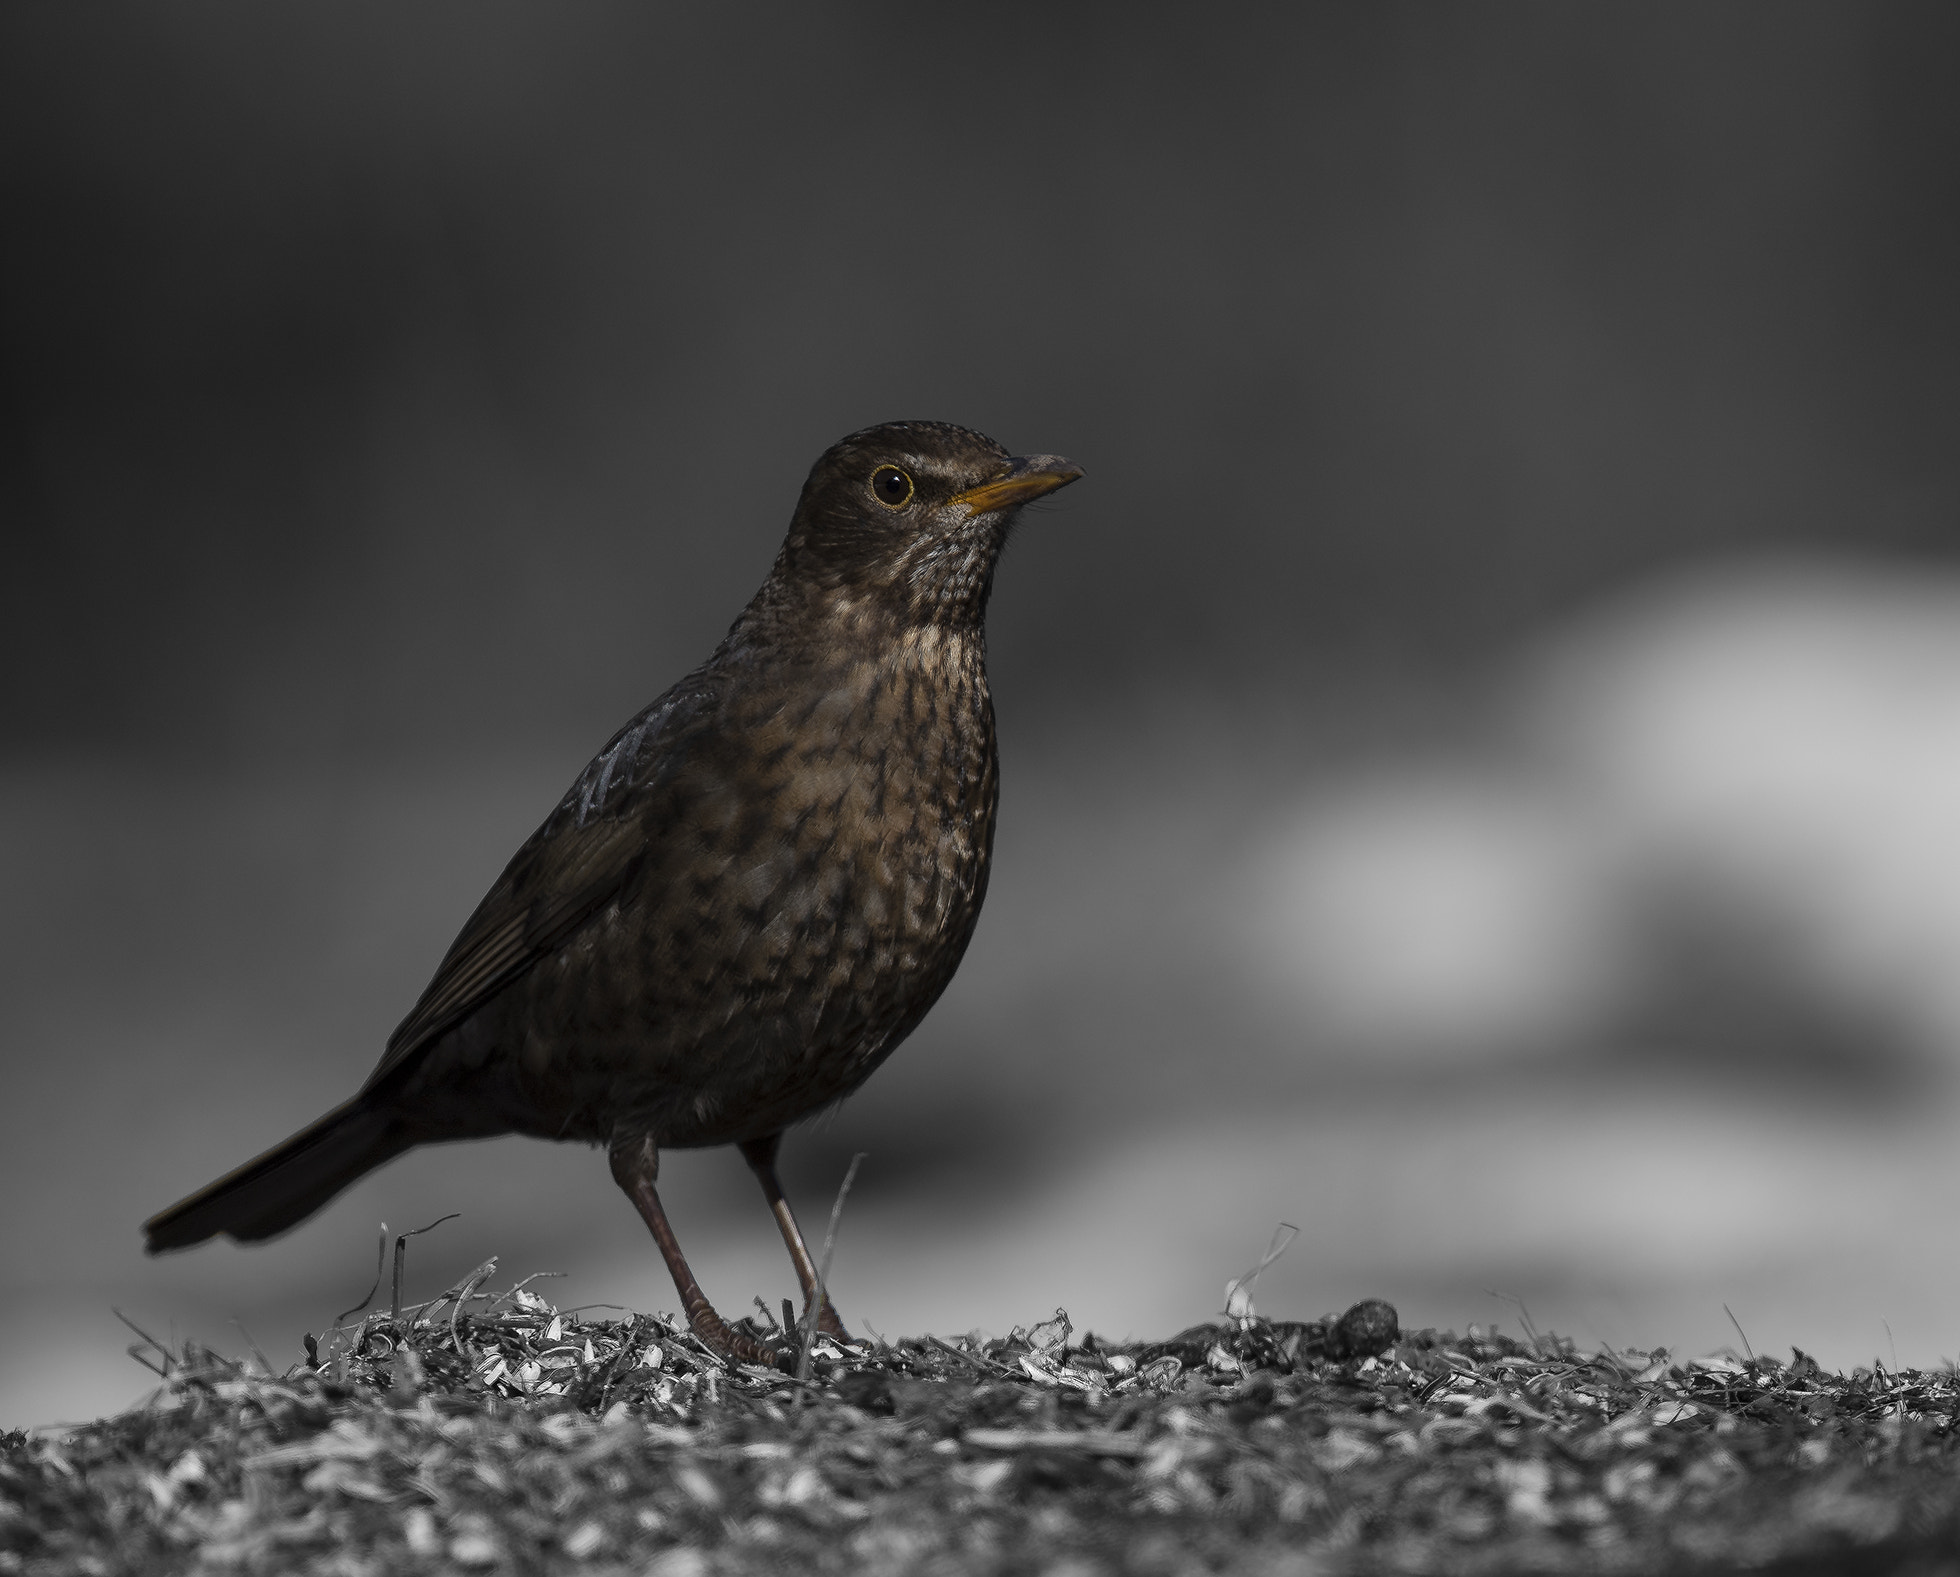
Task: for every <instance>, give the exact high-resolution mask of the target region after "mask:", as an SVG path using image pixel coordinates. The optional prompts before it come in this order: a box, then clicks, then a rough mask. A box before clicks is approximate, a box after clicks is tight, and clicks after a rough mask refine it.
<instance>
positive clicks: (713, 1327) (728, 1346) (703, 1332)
mask: <svg viewBox="0 0 1960 1577" xmlns="http://www.w3.org/2000/svg"><path fill="white" fill-rule="evenodd" d="M687 1323H688V1325H689V1327H690V1328H691V1329H692V1330H693V1332H694V1334H695V1335H696V1336H698V1337H699V1338H700V1339H701V1341H702V1342H703V1343H704V1344H705V1345H706V1346H707V1347H708V1348H710V1349H711V1350H712V1351H713V1352H714V1353H715V1354H716V1355H718V1356H719V1357H722V1358H726V1359H728V1360H729V1362H731V1363H751V1364H755V1365H756V1366H757V1367H759V1368H763V1369H781V1368H783V1367H784V1362H785V1359H786V1358H787V1359H788V1361H789V1362H790V1363H792V1364H793V1363H794V1362H795V1359H794V1357H793V1356H791V1355H789V1354H786V1353H785V1352H784V1351H783V1349H781V1348H780V1347H771V1346H769V1345H767V1344H766V1343H763V1342H759V1341H757V1340H756V1339H755V1338H754V1337H753V1336H751V1335H749V1334H748V1332H746V1331H740V1330H737V1329H736V1328H735V1327H734V1326H732V1325H730V1324H729V1323H728V1321H726V1320H724V1319H723V1318H722V1317H721V1316H720V1315H719V1314H717V1313H715V1311H714V1310H713V1309H711V1308H709V1307H708V1306H707V1305H705V1304H703V1305H702V1306H700V1307H699V1308H692V1309H689V1310H688V1311H687Z"/></svg>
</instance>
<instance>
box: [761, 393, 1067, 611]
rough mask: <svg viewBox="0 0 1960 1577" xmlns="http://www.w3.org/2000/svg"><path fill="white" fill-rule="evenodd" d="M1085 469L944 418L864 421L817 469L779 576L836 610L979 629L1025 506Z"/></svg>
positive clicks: (805, 493) (778, 567) (792, 527)
mask: <svg viewBox="0 0 1960 1577" xmlns="http://www.w3.org/2000/svg"><path fill="white" fill-rule="evenodd" d="M1081 475H1082V468H1081V467H1080V466H1079V465H1076V464H1075V463H1074V462H1073V461H1070V460H1064V459H1063V458H1062V457H1061V456H1060V455H1052V454H1042V455H1025V456H1019V457H1017V456H1014V455H1010V454H1009V453H1008V452H1007V451H1006V450H1005V449H1003V448H1001V446H1000V445H999V444H997V443H995V442H994V441H993V439H991V438H989V437H987V436H986V435H985V434H983V433H976V432H970V431H968V430H967V429H966V428H964V427H954V426H952V425H951V424H950V423H946V422H886V423H885V424H884V425H883V426H881V427H867V428H866V429H865V430H864V431H863V432H858V433H852V434H851V435H850V437H848V438H844V439H841V440H839V441H838V442H837V443H834V444H832V445H831V446H830V448H829V449H827V450H826V451H825V452H824V454H823V457H822V458H821V459H819V460H818V461H817V463H816V464H815V465H814V466H813V467H811V470H810V478H809V480H808V481H807V482H805V483H804V484H803V496H802V498H801V499H799V500H798V502H797V506H796V517H795V519H794V520H793V521H791V523H790V528H789V536H788V538H787V539H786V540H785V541H784V543H783V551H782V554H781V556H780V557H779V558H778V559H777V561H776V572H775V575H774V576H773V577H772V579H774V580H776V581H778V582H779V584H780V585H781V587H782V589H784V590H789V589H792V588H793V589H795V590H796V591H799V592H801V593H803V594H804V595H811V594H814V595H815V596H817V597H818V598H819V599H822V600H824V601H826V602H828V603H830V604H832V605H833V606H836V607H838V608H839V609H840V610H841V609H842V608H843V607H844V606H845V605H846V604H848V605H850V606H851V607H854V608H862V609H863V610H864V611H866V612H871V611H873V610H876V611H878V612H881V613H883V614H885V615H887V616H891V617H895V618H898V619H900V620H902V621H904V622H907V623H935V624H976V625H977V624H978V623H979V622H980V620H981V619H982V618H983V617H984V615H985V613H986V607H987V594H988V592H989V591H990V590H991V588H992V585H993V578H994V565H995V563H996V562H997V561H998V560H999V558H1000V552H1001V549H1002V548H1003V547H1005V546H1006V544H1007V536H1008V532H1009V531H1010V530H1011V529H1012V527H1013V524H1014V519H1015V517H1016V516H1017V515H1018V514H1019V513H1020V511H1021V508H1022V506H1023V505H1025V504H1027V503H1029V502H1031V501H1032V500H1034V499H1037V498H1040V497H1041V496H1042V495H1043V494H1045V493H1052V492H1053V491H1054V490H1055V489H1056V488H1058V487H1066V486H1067V485H1068V484H1069V483H1070V482H1073V481H1074V480H1076V478H1078V477H1079V476H1081Z"/></svg>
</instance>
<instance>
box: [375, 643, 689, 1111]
mask: <svg viewBox="0 0 1960 1577" xmlns="http://www.w3.org/2000/svg"><path fill="white" fill-rule="evenodd" d="M711 700H712V695H711V693H710V692H709V691H707V690H706V689H705V688H704V687H702V686H700V685H698V684H692V685H690V684H689V683H688V681H683V682H682V683H681V684H679V685H676V686H675V687H674V688H673V689H672V690H669V691H668V692H667V693H666V694H665V695H663V696H662V697H661V698H660V699H659V700H658V701H656V702H654V703H653V705H652V706H650V707H648V708H647V709H646V710H645V711H644V712H642V713H640V715H639V716H638V717H636V718H634V719H633V721H632V722H630V723H628V724H627V725H626V726H625V727H624V728H622V729H621V730H620V731H619V732H618V733H617V734H615V735H614V736H613V738H612V740H611V741H610V742H609V743H608V744H607V746H606V748H605V749H604V750H602V751H600V752H599V754H598V755H597V756H595V757H593V759H592V761H591V763H590V764H589V765H588V766H587V767H586V769H585V770H584V771H583V772H582V773H580V774H579V778H578V781H577V782H576V783H574V784H573V785H572V787H571V789H570V790H569V791H568V792H567V793H566V795H565V797H564V798H563V799H562V800H560V801H559V803H558V807H557V809H555V810H554V811H552V813H551V814H550V816H548V817H546V818H545V822H544V825H543V826H541V827H539V828H538V830H537V831H536V832H534V833H533V834H532V835H531V837H530V838H529V839H528V840H527V841H526V842H525V844H524V847H523V848H521V849H519V850H518V851H517V853H516V855H515V856H514V857H513V858H512V860H511V862H510V864H509V865H508V866H506V867H505V868H504V873H503V875H501V876H500V877H498V878H497V883H496V885H495V886H494V887H492V888H491V889H490V891H489V893H488V894H486V895H485V897H484V899H483V902H482V903H480V904H478V905H477V907H476V913H474V914H473V915H471V916H470V918H469V922H468V923H467V924H466V925H465V926H464V927H463V930H462V934H461V935H459V936H458V937H457V938H456V940H455V941H454V942H453V943H452V944H451V945H450V948H449V951H448V953H447V954H446V955H445V956H444V957H443V960H442V963H441V964H440V965H439V966H438V967H437V969H436V974H435V978H434V979H433V980H431V981H430V982H429V985H428V989H427V990H425V991H424V992H423V993H422V999H421V1000H420V1001H419V1002H417V1003H416V1004H415V1007H414V1009H413V1010H412V1011H411V1012H410V1013H409V1015H408V1017H407V1018H405V1019H403V1020H402V1022H401V1024H400V1026H399V1027H398V1028H397V1029H396V1030H395V1033H394V1034H393V1035H391V1036H389V1037H388V1049H387V1050H386V1051H385V1052H384V1053H383V1054H382V1058H381V1061H380V1062H379V1063H378V1064H377V1065H376V1067H375V1070H374V1072H373V1073H371V1074H369V1075H368V1080H367V1084H366V1086H364V1088H372V1087H373V1086H374V1085H376V1084H378V1083H380V1082H381V1081H382V1080H383V1079H384V1078H386V1077H387V1076H388V1075H389V1074H390V1073H392V1072H394V1071H395V1070H396V1069H397V1068H399V1067H400V1066H401V1065H402V1064H403V1063H404V1062H406V1061H407V1060H408V1059H409V1058H410V1057H412V1056H413V1055H414V1054H415V1053H416V1052H417V1051H419V1050H420V1049H421V1048H422V1047H424V1046H426V1045H427V1044H428V1043H429V1042H430V1041H432V1040H434V1039H435V1038H436V1037H437V1036H438V1035H440V1034H442V1032H443V1031H444V1030H447V1029H449V1028H450V1027H451V1026H452V1025H455V1024H457V1023H459V1022H460V1021H461V1020H463V1019H465V1018H467V1017H469V1015H470V1014H472V1013H474V1012H475V1011H476V1010H477V1009H478V1008H480V1007H482V1006H483V1004H484V1003H485V1002H487V1001H489V1000H490V999H491V998H492V997H493V996H495V995H496V994H497V992H499V991H500V990H502V989H503V988H504V987H505V986H507V985H509V984H510V982H511V981H512V980H514V979H516V978H517V977H518V976H519V975H521V974H523V973H524V971H525V970H527V969H529V968H530V967H531V966H532V965H533V964H535V963H536V962H537V961H538V960H539V959H541V958H544V957H546V956H548V955H549V954H550V953H552V952H553V951H554V950H555V949H557V948H559V947H561V946H562V945H564V943H565V941H566V940H567V939H568V938H569V937H570V936H571V935H572V934H573V933H574V932H575V931H577V930H578V928H579V927H580V926H581V925H583V924H584V923H585V921H587V920H588V919H590V918H591V917H592V915H593V914H595V913H596V912H597V911H598V910H600V909H602V908H604V907H605V905H606V903H607V902H608V901H609V900H610V899H611V898H612V897H613V896H614V895H615V894H616V893H618V892H619V891H620V889H621V888H622V887H624V886H625V885H626V883H627V882H628V881H629V880H631V878H632V876H633V874H634V873H635V872H636V871H637V870H638V869H639V868H640V866H641V864H642V862H643V861H644V859H645V857H646V854H647V825H648V823H647V819H646V818H645V817H644V816H641V815H639V814H636V813H635V811H636V809H637V806H636V805H635V804H634V803H633V802H634V801H635V800H636V799H638V798H639V797H640V796H643V795H644V794H645V793H646V792H647V791H648V790H650V789H652V788H655V787H656V786H657V785H658V784H659V783H660V782H661V781H662V780H663V779H664V778H665V777H667V776H668V775H669V774H670V773H671V772H672V770H673V768H674V767H675V765H676V764H677V762H678V760H679V758H680V757H681V756H682V755H683V754H684V753H685V750H686V743H687V741H686V735H687V733H688V724H689V723H690V722H691V721H693V720H694V719H696V718H698V717H699V716H701V714H702V713H703V712H704V711H705V710H706V709H707V705H708V703H709V702H710V701H711Z"/></svg>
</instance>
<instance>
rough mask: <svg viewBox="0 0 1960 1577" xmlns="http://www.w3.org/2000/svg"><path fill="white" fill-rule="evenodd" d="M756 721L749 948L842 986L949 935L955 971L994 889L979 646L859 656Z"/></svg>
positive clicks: (930, 949)
mask: <svg viewBox="0 0 1960 1577" xmlns="http://www.w3.org/2000/svg"><path fill="white" fill-rule="evenodd" d="M763 733H764V736H765V737H764V738H763V739H762V740H761V741H760V743H761V744H762V746H763V749H762V751H761V753H760V754H761V756H762V758H763V759H764V760H765V761H766V762H767V763H768V765H767V767H766V768H765V770H764V771H763V772H762V773H761V774H760V775H761V777H762V778H764V779H765V780H766V781H767V784H768V786H767V788H766V789H765V791H764V792H763V794H762V796H761V798H760V801H759V802H758V803H757V804H756V805H755V806H753V807H752V819H753V821H754V822H756V823H758V825H757V831H758V832H759V833H760V837H759V838H758V840H757V843H756V846H755V847H754V848H753V849H752V850H751V851H750V854H751V856H752V857H751V858H750V859H749V860H748V861H747V863H746V864H745V865H744V866H743V867H742V868H741V869H739V870H738V871H735V872H731V874H732V875H734V877H735V886H736V887H737V889H739V891H740V893H741V898H742V901H744V902H746V903H747V904H748V906H749V907H748V917H749V920H750V926H749V931H750V935H749V938H748V939H747V945H746V947H745V951H746V952H747V953H748V954H749V955H750V957H751V959H752V961H753V962H755V963H756V964H758V965H763V964H765V963H767V962H768V961H772V960H773V961H776V962H777V964H779V965H780V966H781V967H786V968H788V969H789V970H791V972H792V973H794V974H795V975H797V976H798V977H801V978H804V979H808V980H810V981H811V983H813V984H815V983H817V981H818V980H822V979H828V980H830V981H832V982H834V984H835V986H836V987H838V988H843V987H845V986H846V985H847V984H848V983H851V982H856V983H858V984H859V985H860V986H870V985H871V984H872V983H873V982H874V980H875V979H876V978H878V977H882V976H885V975H896V976H910V975H914V974H916V973H918V972H920V971H930V970H931V969H933V968H934V967H935V964H936V962H937V961H938V959H939V955H940V954H941V953H942V952H944V951H945V950H946V949H948V948H951V949H952V957H951V958H950V959H948V960H946V961H945V967H946V970H947V972H948V973H950V970H951V965H952V963H955V962H957V956H958V952H959V951H960V950H962V949H963V948H964V946H965V943H966V938H967V936H968V934H970V932H971V929H972V924H973V920H974V918H975V916H977V914H978V910H979V905H980V900H981V897H982V896H983V893H984V890H985V882H986V869H987V862H988V858H989V855H990V853H991V850H992V845H993V827H994V807H995V802H996V797H997V792H998V777H997V768H996V757H995V752H994V733H993V714H992V706H991V702H990V700H989V698H988V695H987V688H986V677H985V671H984V669H983V668H982V667H981V666H980V663H979V660H978V654H977V652H972V651H968V650H966V649H965V648H963V647H951V648H950V649H949V648H948V647H947V646H944V645H940V644H928V645H926V646H925V648H924V649H923V650H907V651H903V652H901V653H899V654H897V655H896V656H894V657H891V658H888V659H886V660H883V661H880V662H876V663H872V662H866V663H863V664H860V665H857V666H856V667H854V668H853V669H851V670H850V671H848V672H847V673H845V674H843V675H840V676H839V678H838V680H837V682H836V683H834V684H833V685H832V686H831V687H830V688H828V689H826V690H825V691H824V692H823V694H822V697H821V699H820V700H818V701H816V702H815V703H814V704H808V705H806V706H805V707H804V708H802V709H801V710H800V712H799V713H795V714H792V715H789V716H784V717H779V718H777V719H774V720H772V724H771V726H770V727H769V728H767V729H765V730H764V731H763ZM777 734H780V736H781V737H780V739H778V738H776V737H774V736H776V735H777ZM761 823H766V825H761Z"/></svg>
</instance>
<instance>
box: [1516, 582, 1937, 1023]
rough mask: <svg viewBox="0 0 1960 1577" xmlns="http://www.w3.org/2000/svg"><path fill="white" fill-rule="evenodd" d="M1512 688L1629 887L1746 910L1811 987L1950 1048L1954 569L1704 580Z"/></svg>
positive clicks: (1548, 656) (1631, 611)
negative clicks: (1696, 893) (1606, 835)
mask: <svg viewBox="0 0 1960 1577" xmlns="http://www.w3.org/2000/svg"><path fill="white" fill-rule="evenodd" d="M1525 688H1526V692H1527V694H1528V695H1529V696H1530V697H1531V700H1530V702H1529V703H1528V708H1527V710H1528V712H1529V714H1530V715H1531V717H1532V718H1533V720H1534V722H1535V724H1536V728H1537V732H1538V736H1539V738H1540V740H1541V741H1542V742H1543V743H1544V745H1545V746H1546V747H1547V749H1548V753H1549V754H1551V755H1552V756H1553V757H1555V758H1557V759H1559V760H1561V761H1562V762H1563V763H1565V764H1566V765H1567V766H1568V767H1569V768H1570V769H1571V771H1572V772H1573V774H1574V775H1575V777H1577V778H1578V779H1580V780H1582V781H1583V783H1584V784H1585V786H1586V792H1587V793H1588V795H1589V797H1590V798H1591V799H1592V801H1593V802H1594V803H1595V804H1596V805H1597V806H1598V809H1599V812H1600V815H1601V817H1602V819H1603V821H1604V823H1605V824H1606V825H1608V826H1610V827H1612V828H1613V839H1614V842H1615V843H1616V844H1617V845H1618V847H1619V851H1620V858H1621V859H1622V861H1623V862H1624V871H1625V875H1626V877H1627V878H1628V879H1629V880H1634V881H1651V880H1653V879H1655V878H1659V879H1661V880H1664V881H1668V882H1672V883H1674V884H1676V885H1677V886H1682V887H1686V888H1689V889H1700V890H1701V891H1703V892H1704V893H1706V894H1708V895H1710V896H1711V897H1713V898H1714V899H1716V900H1717V902H1718V904H1719V906H1720V907H1721V908H1723V909H1725V910H1727V911H1728V912H1731V913H1735V914H1739V915H1745V916H1747V915H1754V916H1756V917H1758V918H1759V919H1761V920H1762V921H1764V922H1766V923H1767V929H1768V930H1769V931H1770V932H1771V933H1772V934H1776V935H1781V936H1785V937H1787V938H1788V939H1789V940H1788V944H1787V945H1788V946H1789V947H1790V948H1791V949H1792V950H1793V952H1794V953H1795V955H1796V956H1795V957H1794V959H1793V964H1794V965H1795V967H1797V968H1799V969H1801V970H1802V971H1803V972H1804V973H1805V974H1806V975H1808V976H1809V977H1811V978H1812V979H1814V980H1816V981H1818V982H1819V983H1820V984H1822V985H1823V986H1824V987H1825V988H1826V989H1828V990H1830V991H1831V992H1833V993H1835V994H1837V995H1840V996H1841V997H1843V998H1845V999H1846V1000H1849V1001H1853V1002H1856V1003H1857V1004H1858V1005H1859V1006H1861V1007H1863V1008H1865V1009H1867V1010H1875V1011H1878V1012H1881V1013H1883V1014H1885V1015H1886V1016H1887V1017H1889V1018H1891V1019H1893V1020H1894V1021H1895V1022H1897V1023H1898V1024H1899V1025H1900V1027H1901V1028H1902V1029H1903V1030H1905V1031H1906V1032H1908V1033H1910V1034H1913V1035H1916V1036H1917V1037H1918V1038H1919V1039H1921V1040H1922V1041H1923V1042H1926V1043H1928V1044H1931V1045H1934V1046H1938V1047H1942V1048H1945V1049H1946V1050H1947V1051H1949V1052H1951V1051H1954V1050H1960V581H1956V580H1955V579H1954V578H1953V577H1951V576H1947V575H1939V574H1936V573H1931V572H1928V571H1927V570H1925V569H1923V568H1920V569H1910V570H1908V569H1904V568H1890V567H1881V566H1876V565H1870V564H1855V563H1819V562H1810V563H1788V562H1785V563H1774V562H1771V563H1759V564H1755V565H1742V566H1734V567H1731V568H1730V569H1728V570H1727V571H1725V572H1723V573H1720V574H1715V575H1710V574H1709V573H1708V572H1706V571H1704V572H1702V574H1701V575H1700V576H1699V577H1698V578H1696V579H1694V580H1691V581H1685V582H1676V583H1673V584H1668V585H1663V586H1659V587H1655V588H1651V589H1649V590H1648V591H1647V592H1645V593H1643V594H1642V595H1640V596H1638V597H1636V598H1633V599H1629V600H1628V601H1627V602H1625V603H1623V604H1622V605H1621V606H1620V608H1619V609H1618V610H1617V611H1616V612H1615V613H1613V614H1612V615H1610V616H1608V617H1606V618H1603V619H1597V620H1594V621H1592V622H1591V623H1589V624H1587V625H1585V626H1582V627H1580V628H1578V629H1576V630H1574V631H1573V632H1571V633H1570V634H1569V635H1568V636H1566V637H1565V638H1563V639H1560V640H1557V641H1554V642H1552V643H1549V644H1548V645H1547V647H1546V648H1544V649H1543V650H1542V651H1541V652H1540V653H1539V654H1538V655H1537V657H1536V659H1535V661H1534V664H1533V677H1532V679H1531V680H1530V681H1529V682H1528V683H1527V685H1526V687H1525Z"/></svg>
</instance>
